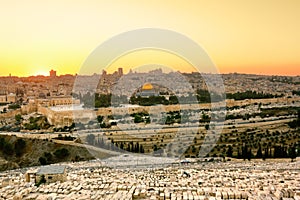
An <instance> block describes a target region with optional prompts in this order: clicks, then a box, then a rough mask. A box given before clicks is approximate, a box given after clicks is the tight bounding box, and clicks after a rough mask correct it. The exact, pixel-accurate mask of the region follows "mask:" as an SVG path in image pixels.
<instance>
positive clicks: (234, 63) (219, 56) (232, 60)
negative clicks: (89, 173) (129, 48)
mask: <svg viewBox="0 0 300 200" xmlns="http://www.w3.org/2000/svg"><path fill="white" fill-rule="evenodd" d="M299 19H300V1H299V0H264V1H260V0H252V1H240V0H228V1H226V2H225V1H215V0H194V1H193V0H189V1H175V0H166V1H161V0H152V1H146V0H128V1H122V0H118V1H100V0H85V1H83V0H75V1H74V0H72V1H71V0H60V1H59V0H52V1H40V0H27V1H17V0H12V1H4V2H1V8H0V30H1V31H0V67H1V71H0V76H5V75H8V74H9V73H11V74H12V75H18V76H28V75H32V74H34V75H36V74H44V75H46V74H47V73H48V71H49V70H50V69H51V68H53V69H55V70H57V71H58V74H65V73H71V74H75V73H78V72H79V70H80V67H81V65H82V63H83V62H84V61H85V59H86V58H87V56H88V55H89V54H90V53H91V52H92V51H93V50H94V49H95V48H96V47H97V46H98V45H100V44H101V43H102V42H103V41H105V40H107V39H109V38H111V37H112V36H114V35H117V34H120V33H123V32H125V31H130V30H133V29H138V28H149V27H153V28H163V29H169V30H173V31H176V32H179V33H181V34H184V35H186V36H187V37H189V38H191V39H192V40H194V41H196V42H197V43H198V44H199V45H200V46H201V47H203V48H204V49H205V50H206V52H207V54H208V55H209V56H210V58H211V59H212V61H213V62H214V63H215V64H216V66H217V67H218V69H219V71H220V72H221V73H230V72H242V73H257V74H282V75H300V67H299V66H300V53H299V52H300V37H299V35H300V20H299ZM135 54H136V55H133V54H130V55H126V56H124V58H120V59H119V60H117V61H116V62H114V64H113V65H112V66H111V69H114V68H116V67H124V68H126V69H125V72H126V70H127V69H128V68H129V67H132V68H134V67H137V66H139V65H143V64H148V63H159V64H163V65H166V66H170V67H171V68H174V69H176V70H180V71H189V70H190V69H191V66H188V64H187V63H185V61H183V60H180V58H178V57H177V58H176V56H172V55H166V54H165V53H161V52H159V51H158V52H155V53H153V52H151V53H149V52H148V53H147V52H143V53H141V52H140V53H139V52H136V53H135ZM90 73H94V72H90ZM97 73H100V72H97Z"/></svg>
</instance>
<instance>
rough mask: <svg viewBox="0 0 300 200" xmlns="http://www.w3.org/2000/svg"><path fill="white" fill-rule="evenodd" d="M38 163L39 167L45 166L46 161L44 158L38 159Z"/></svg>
mask: <svg viewBox="0 0 300 200" xmlns="http://www.w3.org/2000/svg"><path fill="white" fill-rule="evenodd" d="M39 162H40V164H41V165H47V160H46V158H44V157H40V158H39Z"/></svg>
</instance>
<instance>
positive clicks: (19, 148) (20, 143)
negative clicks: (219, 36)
mask: <svg viewBox="0 0 300 200" xmlns="http://www.w3.org/2000/svg"><path fill="white" fill-rule="evenodd" d="M25 148H26V142H25V140H23V139H17V141H16V143H15V152H16V156H18V157H19V156H21V155H22V154H23V153H24V150H25Z"/></svg>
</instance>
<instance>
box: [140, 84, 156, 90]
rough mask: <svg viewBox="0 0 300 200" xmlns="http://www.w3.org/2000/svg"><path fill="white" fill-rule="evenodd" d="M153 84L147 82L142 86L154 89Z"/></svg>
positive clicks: (143, 88) (145, 88)
mask: <svg viewBox="0 0 300 200" xmlns="http://www.w3.org/2000/svg"><path fill="white" fill-rule="evenodd" d="M152 89H153V86H152V84H151V83H145V84H144V85H143V87H142V90H152Z"/></svg>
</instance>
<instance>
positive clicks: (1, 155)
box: [0, 135, 108, 171]
mask: <svg viewBox="0 0 300 200" xmlns="http://www.w3.org/2000/svg"><path fill="white" fill-rule="evenodd" d="M102 156H103V157H106V156H108V155H106V154H103V155H102ZM93 158H94V157H93V156H92V155H91V154H90V152H89V151H88V150H87V149H85V148H82V147H77V146H72V145H65V144H57V143H54V142H52V141H48V140H47V139H45V140H40V139H28V138H18V137H16V136H4V135H0V171H4V170H10V169H16V168H22V167H30V166H36V165H41V164H43V165H45V164H52V163H57V162H72V161H84V160H91V159H93Z"/></svg>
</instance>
